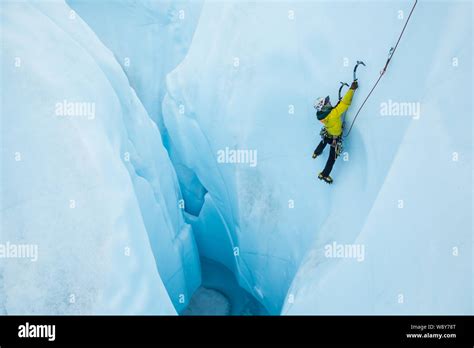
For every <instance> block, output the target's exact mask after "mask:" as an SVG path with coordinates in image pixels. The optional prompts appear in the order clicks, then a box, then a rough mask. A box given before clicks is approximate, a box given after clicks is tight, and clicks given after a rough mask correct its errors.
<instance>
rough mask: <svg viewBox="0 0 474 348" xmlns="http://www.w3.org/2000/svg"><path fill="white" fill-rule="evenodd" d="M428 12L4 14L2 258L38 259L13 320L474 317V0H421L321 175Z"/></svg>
mask: <svg viewBox="0 0 474 348" xmlns="http://www.w3.org/2000/svg"><path fill="white" fill-rule="evenodd" d="M412 4H413V2H412V1H386V2H356V1H337V2H325V1H302V2H291V1H261V2H248V1H237V0H236V1H154V0H149V1H148V0H141V1H130V0H123V1H113V2H110V1H104V2H100V1H91V0H68V1H66V2H64V1H52V2H51V1H48V2H39V1H29V2H16V1H6V2H2V4H1V6H0V16H1V29H2V34H1V35H2V36H1V40H2V51H1V62H2V76H1V85H2V92H1V95H2V108H1V112H2V114H1V120H2V123H1V135H2V139H1V140H2V155H1V166H2V168H1V173H2V174H1V175H2V176H1V180H2V181H1V183H2V185H1V211H2V213H1V214H2V222H1V224H2V225H1V234H0V244H1V243H6V242H10V243H35V244H37V245H38V250H39V257H38V261H37V262H31V261H29V260H20V259H0V312H1V313H9V314H15V313H127V314H128V313H136V314H187V315H193V314H202V313H205V314H254V315H261V314H274V315H278V314H284V315H299V314H305V315H307V314H472V302H473V279H472V266H473V261H472V260H473V259H472V209H473V207H472V193H473V190H472V172H473V171H472V132H473V125H472V115H473V110H472V95H473V94H472V76H473V75H472V45H471V44H469V43H472V41H473V35H472V16H473V4H472V2H464V1H419V2H418V5H417V7H416V9H415V12H414V14H413V17H412V19H411V21H410V23H409V25H408V27H407V29H406V32H405V34H404V37H403V39H402V41H401V42H400V44H399V46H398V48H397V51H396V52H395V55H394V57H393V60H392V61H391V63H390V65H389V67H388V69H387V72H386V73H385V75H384V76H383V77H382V79H381V82H380V84H379V85H378V87H377V89H376V90H375V91H374V93H373V94H372V96H371V97H370V99H369V100H368V101H367V103H366V104H365V106H364V108H363V110H362V112H361V113H360V115H359V116H358V119H357V121H356V123H355V125H354V128H353V129H352V132H351V134H350V136H349V137H347V138H346V139H345V141H344V153H343V154H342V155H341V157H340V158H339V159H338V160H337V162H336V164H335V167H334V170H333V172H332V173H331V176H332V177H333V178H334V181H335V183H334V184H333V185H326V184H325V183H323V182H321V181H319V180H318V179H317V174H318V173H319V172H320V171H321V170H322V168H323V167H324V164H325V161H326V158H327V155H328V149H326V151H325V153H324V154H323V155H322V156H320V157H318V158H317V159H316V160H313V159H312V158H311V154H312V152H313V150H314V148H315V147H316V145H317V143H318V142H319V140H320V138H319V130H320V127H321V125H320V123H319V122H318V121H317V119H316V117H315V111H314V109H313V101H314V100H315V98H316V97H319V96H326V95H328V94H329V95H330V96H331V99H332V100H333V101H336V100H337V89H338V87H339V81H345V82H351V80H352V68H353V66H354V64H355V62H356V61H357V60H358V59H362V60H364V62H365V63H366V65H367V66H366V67H360V68H359V70H358V77H359V85H360V87H359V89H358V90H357V91H356V92H355V97H354V99H353V105H352V106H351V107H350V108H349V110H348V112H347V114H346V120H347V123H348V124H349V123H350V122H351V121H352V119H353V117H354V115H355V112H356V111H357V108H358V107H359V106H360V105H361V104H362V102H363V101H364V98H365V96H366V95H367V93H369V91H370V89H371V87H372V85H373V83H374V82H375V81H376V79H377V78H378V77H379V74H380V71H381V69H382V68H383V66H384V64H385V62H386V59H387V53H388V50H389V48H390V47H391V46H393V45H395V42H396V40H397V38H398V35H399V34H400V31H401V29H402V27H403V25H404V23H405V21H406V19H407V15H408V13H409V11H410V9H411V6H412ZM81 103H82V104H81ZM84 103H86V104H87V106H91V104H92V105H93V107H94V109H93V110H94V115H93V116H91V115H88V114H87V113H86V115H83V114H81V113H80V112H79V114H77V112H76V113H75V111H81V110H76V109H74V108H73V109H74V110H72V115H58V108H59V109H60V110H62V109H61V108H64V109H66V110H67V108H68V106H69V105H72V107H73V106H74V105H76V106H77V105H83V104H84ZM87 110H89V109H87V108H86V111H87ZM82 111H84V110H82ZM89 111H90V110H89ZM341 250H342V251H341ZM339 251H341V253H340V254H339V253H338V252H339ZM351 253H352V254H351ZM32 294H34V295H32ZM71 295H75V296H74V298H75V302H74V303H71V301H70V298H71Z"/></svg>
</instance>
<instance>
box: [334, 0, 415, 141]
mask: <svg viewBox="0 0 474 348" xmlns="http://www.w3.org/2000/svg"><path fill="white" fill-rule="evenodd" d="M417 3H418V0H415V3H414V4H413V7H412V8H411V11H410V14H409V15H408V18H407V20H406V22H405V25H404V26H403V29H402V31H401V33H400V35H399V36H398V40H397V43H396V44H395V46H394V47H391V48H390V51H389V53H388V58H387V61H386V62H385V66H384V67H383V69H382V70H381V71H380V75H379V78H378V79H377V81H375V84H374V86H373V87H372V89H371V90H370V92H369V94H368V95H367V97H365V99H364V101H363V102H362V104H361V106H360V107H359V109H358V110H357V112H356V114H355V116H354V119H353V120H352V122H351V126H350V127H349V130H348V131H347V133H346V134H345V135H343V137H344V138H347V137H348V136H349V134H350V133H351V130H352V127H353V126H354V123H355V121H356V119H357V116H359V113H360V111H361V110H362V108H363V107H364V105H365V103H366V102H367V100H368V99H369V97H370V96H371V95H372V92H373V91H374V89H375V88H376V87H377V85H378V84H379V82H380V79H381V78H382V76H383V75H384V74H385V71H387V67H388V64H389V63H390V61H391V60H392V57H393V55H394V54H395V51H396V50H397V47H398V44H399V43H400V40H401V39H402V37H403V33H404V32H405V29H406V27H407V25H408V22H409V21H410V18H411V15H412V14H413V11H414V10H415V7H416V4H417ZM363 65H365V64H363ZM358 66H359V61H358V62H357V64H356V66H355V67H354V81H355V80H356V76H355V73H356V70H357V67H358Z"/></svg>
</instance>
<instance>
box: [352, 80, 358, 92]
mask: <svg viewBox="0 0 474 348" xmlns="http://www.w3.org/2000/svg"><path fill="white" fill-rule="evenodd" d="M357 88H359V83H358V82H357V81H354V82H352V84H351V89H353V90H354V91H355V90H356V89H357Z"/></svg>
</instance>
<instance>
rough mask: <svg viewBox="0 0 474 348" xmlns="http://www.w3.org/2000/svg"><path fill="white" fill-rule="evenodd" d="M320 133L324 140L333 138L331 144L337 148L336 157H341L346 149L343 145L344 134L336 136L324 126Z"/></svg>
mask: <svg viewBox="0 0 474 348" xmlns="http://www.w3.org/2000/svg"><path fill="white" fill-rule="evenodd" d="M319 135H320V136H321V139H322V141H325V140H326V139H332V142H331V144H330V146H331V147H333V148H334V149H335V150H336V158H337V157H339V155H340V154H341V153H342V151H343V150H344V147H343V145H342V136H338V137H334V136H332V135H330V134H329V133H328V131H327V129H326V128H324V127H323V128H321V131H320V132H319Z"/></svg>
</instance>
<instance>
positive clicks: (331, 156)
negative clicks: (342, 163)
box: [314, 137, 336, 176]
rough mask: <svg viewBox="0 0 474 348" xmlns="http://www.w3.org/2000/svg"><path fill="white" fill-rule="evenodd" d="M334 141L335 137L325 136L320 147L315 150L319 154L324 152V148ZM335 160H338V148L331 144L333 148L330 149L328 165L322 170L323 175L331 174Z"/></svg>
mask: <svg viewBox="0 0 474 348" xmlns="http://www.w3.org/2000/svg"><path fill="white" fill-rule="evenodd" d="M332 142H333V138H328V137H324V139H323V140H321V142H320V143H319V145H318V147H317V148H316V149H315V150H314V153H315V154H316V155H317V156H319V155H321V154H322V153H323V150H324V148H325V147H326V145H327V144H329V145H331V144H332ZM334 162H336V148H335V147H334V146H331V150H330V151H329V157H328V160H327V162H326V166H325V167H324V170H323V171H322V174H323V176H329V174H331V170H332V167H333V166H334Z"/></svg>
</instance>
